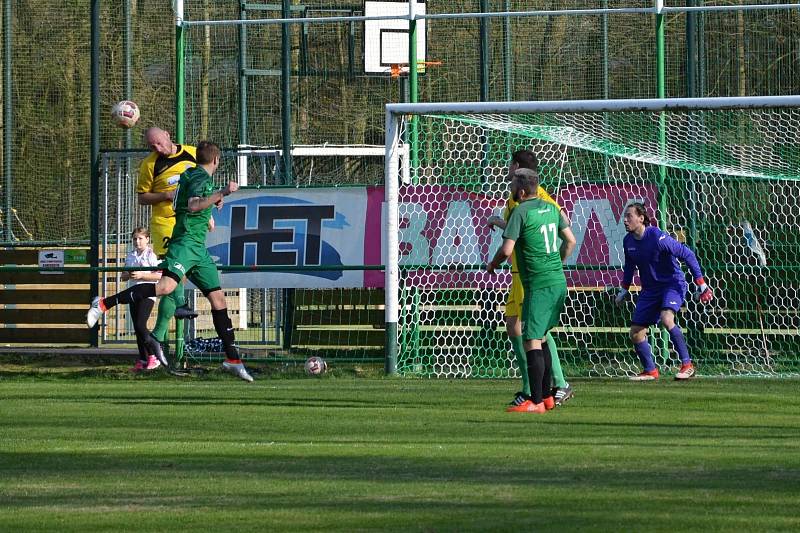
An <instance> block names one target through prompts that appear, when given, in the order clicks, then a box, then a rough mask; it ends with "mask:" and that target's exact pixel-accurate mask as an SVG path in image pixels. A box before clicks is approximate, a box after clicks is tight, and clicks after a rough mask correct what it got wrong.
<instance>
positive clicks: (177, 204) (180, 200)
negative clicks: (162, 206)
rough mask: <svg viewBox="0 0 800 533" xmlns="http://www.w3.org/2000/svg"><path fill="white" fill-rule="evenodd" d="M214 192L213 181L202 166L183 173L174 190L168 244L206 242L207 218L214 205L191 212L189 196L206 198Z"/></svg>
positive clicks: (203, 243) (209, 216)
mask: <svg viewBox="0 0 800 533" xmlns="http://www.w3.org/2000/svg"><path fill="white" fill-rule="evenodd" d="M212 194H214V181H213V179H212V178H211V175H209V173H208V172H206V170H205V169H204V168H203V167H200V166H198V167H195V168H190V169H189V170H187V171H186V172H184V173H183V174H181V179H180V181H179V182H178V189H177V190H176V191H175V200H174V205H173V207H174V208H175V229H174V230H172V239H171V240H170V244H172V243H175V242H183V243H188V242H194V243H199V244H201V245H203V246H205V244H206V233H208V220H209V219H210V218H211V210H212V209H213V208H214V206H213V205H212V206H208V207H206V208H205V209H202V210H200V211H196V212H194V213H192V212H191V211H189V198H194V197H200V198H207V197H209V196H211V195H212Z"/></svg>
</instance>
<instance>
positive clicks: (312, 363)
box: [305, 356, 328, 376]
mask: <svg viewBox="0 0 800 533" xmlns="http://www.w3.org/2000/svg"><path fill="white" fill-rule="evenodd" d="M305 367H306V374H308V375H309V376H321V375H322V374H324V373H325V371H326V370H327V369H328V364H327V363H326V362H325V359H323V358H322V357H317V356H314V357H309V358H308V359H307V360H306V365H305Z"/></svg>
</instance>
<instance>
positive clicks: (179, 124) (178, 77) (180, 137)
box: [175, 0, 186, 361]
mask: <svg viewBox="0 0 800 533" xmlns="http://www.w3.org/2000/svg"><path fill="white" fill-rule="evenodd" d="M185 46H186V41H185V36H184V31H183V0H176V1H175V141H176V142H177V143H178V144H183V143H184V139H185V122H184V121H185V118H186V70H185ZM184 337H185V331H184V323H183V320H181V319H179V318H176V319H175V359H176V360H177V361H182V360H183V349H184Z"/></svg>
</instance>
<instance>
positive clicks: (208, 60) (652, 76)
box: [0, 0, 800, 245]
mask: <svg viewBox="0 0 800 533" xmlns="http://www.w3.org/2000/svg"><path fill="white" fill-rule="evenodd" d="M687 5H689V6H697V8H698V9H703V10H699V11H689V12H686V11H674V9H677V8H683V7H685V6H684V5H683V4H681V5H680V6H677V5H670V4H667V5H666V8H665V10H664V11H662V15H661V18H660V19H659V18H658V17H657V16H656V15H655V14H654V13H653V7H654V5H653V4H651V3H646V2H632V1H625V2H615V1H606V2H604V3H602V4H601V6H600V7H602V8H605V10H604V11H597V10H596V9H597V8H598V5H597V3H595V2H585V1H573V2H563V1H562V2H558V1H553V2H549V1H548V2H544V1H541V2H530V1H521V0H480V1H479V0H469V1H464V2H457V3H454V2H444V1H439V0H429V1H428V2H427V4H426V14H427V15H426V16H428V17H429V18H427V19H425V20H424V35H425V42H426V54H425V58H424V59H425V60H427V61H435V62H437V63H438V64H436V65H429V66H428V67H427V68H426V69H425V72H424V73H421V74H420V75H419V79H418V81H417V84H416V85H415V86H414V87H411V86H410V84H409V83H408V82H407V80H406V78H404V77H400V78H392V77H391V76H390V75H388V74H376V73H366V72H365V71H364V56H365V54H367V53H368V52H369V51H368V49H369V48H370V47H374V43H369V42H366V41H365V32H364V28H365V22H364V21H363V20H343V21H339V22H326V21H324V20H323V19H330V18H331V17H359V16H362V15H363V14H364V8H365V2H362V1H357V2H350V3H348V2H344V3H342V2H331V1H330V0H327V1H320V0H309V1H305V2H302V3H301V2H299V1H298V0H292V1H291V2H289V1H284V2H283V4H269V3H264V2H261V3H259V2H230V1H223V0H202V1H194V2H189V3H187V5H186V8H185V12H184V19H185V21H186V25H185V26H184V27H183V39H184V43H185V52H186V53H185V56H184V58H183V59H184V61H183V65H184V66H185V80H186V85H185V91H184V93H183V94H185V139H186V141H187V142H197V141H198V140H199V139H201V138H212V139H215V140H217V141H218V142H220V143H221V144H223V145H225V146H227V147H236V146H239V145H242V144H250V145H258V146H272V147H281V146H292V145H301V144H324V143H331V144H340V145H349V144H368V145H374V144H381V143H382V142H383V128H384V125H383V106H384V104H385V103H387V102H398V101H402V100H406V99H418V100H419V101H477V100H550V99H596V98H646V97H656V96H659V89H658V83H657V82H658V73H659V57H661V56H660V55H659V46H658V42H659V40H658V38H657V37H658V35H659V33H658V31H657V30H658V29H659V28H657V24H656V22H657V21H658V20H660V21H661V22H663V34H664V39H663V42H664V43H665V46H664V49H663V59H664V65H665V66H664V70H663V72H664V73H665V77H664V80H663V92H664V95H665V96H668V97H681V96H745V95H781V94H796V93H798V92H800V72H798V70H799V69H800V60H799V59H800V10H798V8H797V6H795V5H787V4H780V5H777V4H776V5H773V6H770V5H761V6H741V5H739V3H738V2H714V3H713V4H712V3H699V2H696V1H691V2H687ZM2 6H3V7H2V14H3V25H2V43H3V54H2V69H3V78H2V79H3V83H2V85H3V91H2V95H3V106H2V124H3V136H2V140H0V142H2V151H0V153H2V177H1V178H0V243H3V244H5V245H18V244H36V243H79V242H83V243H86V242H88V241H89V239H90V238H91V228H90V220H91V210H92V207H91V205H92V204H91V198H90V196H91V195H90V189H91V181H90V180H91V174H92V172H91V170H92V168H91V163H92V162H91V160H90V159H91V153H92V150H91V142H92V115H91V111H92V95H93V94H94V95H95V97H96V98H97V101H98V102H99V109H100V112H101V114H100V117H99V120H98V121H97V122H96V128H97V131H96V135H97V139H98V144H99V148H100V149H101V150H108V149H119V148H142V147H143V143H142V141H141V134H142V131H143V130H144V129H145V128H147V127H149V126H153V125H158V126H160V127H163V128H165V129H167V130H169V131H171V132H173V133H176V127H180V126H181V123H180V122H177V123H176V113H175V99H176V87H175V85H176V82H175V80H176V59H175V57H176V51H175V50H176V37H175V34H176V26H175V15H174V13H173V10H172V5H171V3H170V2H168V1H166V0H122V1H115V2H110V1H107V0H83V1H78V0H73V1H69V2H60V3H53V2H32V1H30V0H3V1H2ZM725 6H730V7H731V9H732V10H723V8H725ZM93 7H94V8H95V9H96V10H97V12H98V17H97V20H98V22H97V23H96V24H94V25H93V24H92V22H91V21H92V18H91V13H92V8H93ZM671 9H672V10H671ZM593 10H594V11H593ZM481 12H483V13H485V14H487V13H488V14H492V13H494V14H497V13H500V12H503V13H506V14H505V15H503V16H499V15H497V16H495V15H492V16H488V17H483V18H482V17H480V16H477V15H469V14H470V13H481ZM447 14H454V15H458V16H460V17H461V18H446V15H447ZM284 16H288V17H289V18H292V19H301V20H303V21H304V22H294V21H293V22H287V23H285V24H283V25H282V24H268V23H263V24H261V23H252V22H251V23H249V24H246V25H243V24H234V23H229V24H222V23H219V21H226V20H227V21H233V20H237V19H242V18H247V19H248V20H251V21H252V20H253V19H280V18H281V17H284ZM431 17H432V18H431ZM436 17H440V18H436ZM204 20H209V21H216V23H215V24H213V25H202V24H201V25H191V23H192V21H195V22H196V21H204ZM418 24H420V25H421V24H422V23H421V22H419V23H418ZM284 26H285V28H286V38H285V39H284V40H283V41H282V33H283V32H282V27H284ZM93 31H95V32H96V35H97V39H98V47H97V52H96V54H97V57H96V58H93V57H92V46H91V36H92V34H93ZM93 59H96V65H97V66H98V69H99V71H98V76H97V81H96V82H95V83H94V84H93V83H92V76H91V64H92V60H93ZM287 73H288V76H287V75H286V74H287ZM123 98H130V99H133V100H135V101H136V102H137V103H138V104H139V106H140V108H141V109H142V119H141V120H140V122H139V124H137V126H136V127H135V128H133V129H132V130H120V129H118V128H116V127H115V126H114V125H113V124H112V122H111V120H110V119H109V118H108V112H109V111H110V108H111V106H112V104H113V103H114V102H116V101H118V100H120V99H123ZM282 112H283V113H282ZM366 179H367V180H369V181H370V182H372V183H379V182H380V181H381V180H382V175H381V174H380V169H379V168H376V173H375V175H374V176H369V177H367V178H366Z"/></svg>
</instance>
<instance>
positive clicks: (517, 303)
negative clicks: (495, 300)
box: [505, 273, 525, 317]
mask: <svg viewBox="0 0 800 533" xmlns="http://www.w3.org/2000/svg"><path fill="white" fill-rule="evenodd" d="M524 299H525V289H523V288H522V279H521V278H520V277H519V274H517V273H513V274H511V288H510V289H509V291H508V300H506V313H505V316H516V317H518V316H520V314H522V301H523V300H524Z"/></svg>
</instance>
